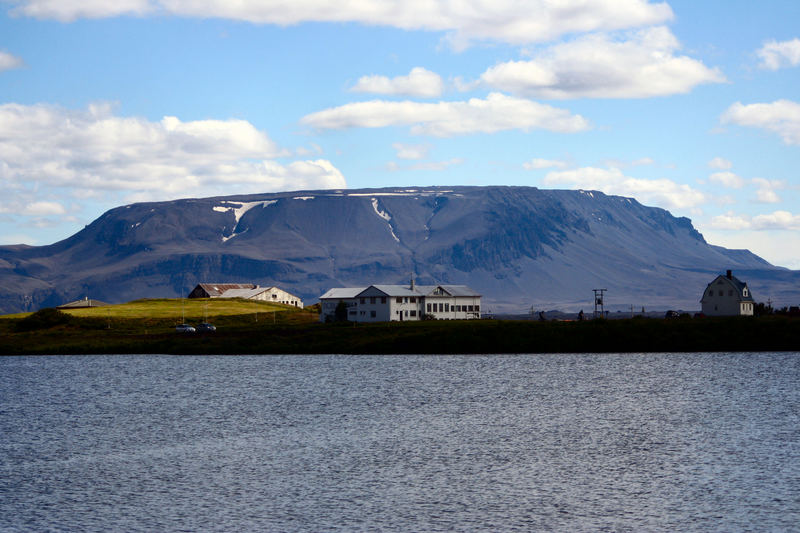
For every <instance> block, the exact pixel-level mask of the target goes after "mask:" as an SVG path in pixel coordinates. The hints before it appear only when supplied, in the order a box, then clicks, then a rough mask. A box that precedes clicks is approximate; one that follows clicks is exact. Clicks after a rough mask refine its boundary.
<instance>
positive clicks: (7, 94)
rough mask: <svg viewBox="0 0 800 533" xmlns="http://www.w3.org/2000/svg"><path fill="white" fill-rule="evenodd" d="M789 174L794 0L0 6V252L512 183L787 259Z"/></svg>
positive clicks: (23, 1)
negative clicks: (426, 190) (158, 204)
mask: <svg viewBox="0 0 800 533" xmlns="http://www.w3.org/2000/svg"><path fill="white" fill-rule="evenodd" d="M556 4H557V5H556ZM799 168H800V2H797V1H796V0H791V1H789V0H787V1H778V0H776V1H769V2H762V3H755V2H750V1H744V0H727V1H703V2H696V1H670V2H653V1H647V0H563V1H562V2H558V3H555V2H550V1H545V0H529V1H511V0H497V1H495V2H483V1H479V0H459V1H455V0H451V1H441V2H434V1H430V0H406V1H399V0H398V1H392V0H384V1H381V2H376V1H369V0H349V1H341V0H339V1H336V2H334V1H322V0H296V1H293V2H288V3H287V2H278V1H275V0H260V1H257V0H241V1H240V2H236V3H231V2H226V1H224V0H193V1H192V0H119V1H116V2H107V1H106V0H0V244H16V243H28V244H49V243H52V242H55V241H58V240H60V239H63V238H66V237H68V236H69V235H71V234H73V233H75V232H76V231H78V230H79V229H81V228H82V227H83V226H84V225H86V224H88V223H89V222H91V221H92V220H94V219H95V218H97V217H98V216H99V215H100V214H102V213H103V212H104V211H106V210H107V209H110V208H112V207H115V206H118V205H122V204H125V203H130V202H135V201H151V200H171V199H175V198H185V197H203V196H212V195H226V194H238V193H258V192H272V191H283V190H298V189H317V188H344V187H347V188H362V187H385V186H430V185H530V186H536V187H542V188H568V189H592V190H601V191H604V192H606V193H609V194H618V195H623V196H631V197H634V198H636V199H638V200H639V201H640V202H642V203H643V204H646V205H652V206H658V207H663V208H665V209H668V210H669V211H670V212H672V213H673V214H674V215H676V216H687V217H689V218H691V219H692V221H693V223H694V224H695V226H696V227H697V228H698V230H699V231H700V232H701V233H703V235H704V236H705V237H706V240H708V241H709V242H711V243H712V244H718V245H721V246H725V247H728V248H747V249H750V250H752V251H753V252H755V253H757V254H759V255H761V256H762V257H764V258H765V259H767V260H769V261H770V262H772V263H773V264H776V265H780V266H786V267H790V268H795V269H800V202H799V200H800V176H798V169H799ZM720 268H724V265H721V266H720Z"/></svg>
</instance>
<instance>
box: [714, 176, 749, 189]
mask: <svg viewBox="0 0 800 533" xmlns="http://www.w3.org/2000/svg"><path fill="white" fill-rule="evenodd" d="M708 180H709V181H710V182H712V183H719V184H720V185H722V186H723V187H730V188H731V189H741V188H742V187H744V184H745V181H744V179H742V178H741V177H740V176H737V175H736V174H734V173H733V172H715V173H713V174H711V176H709V177H708Z"/></svg>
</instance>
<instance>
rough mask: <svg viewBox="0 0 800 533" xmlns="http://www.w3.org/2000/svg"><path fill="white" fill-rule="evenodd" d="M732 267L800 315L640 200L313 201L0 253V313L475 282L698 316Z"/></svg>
mask: <svg viewBox="0 0 800 533" xmlns="http://www.w3.org/2000/svg"><path fill="white" fill-rule="evenodd" d="M726 269H732V270H734V271H736V274H737V276H738V277H739V278H741V279H743V280H746V281H748V283H749V285H750V287H751V289H752V290H753V291H754V294H755V295H756V299H757V300H758V301H766V299H767V298H768V297H770V298H772V300H773V302H776V303H778V302H780V301H782V299H783V300H786V303H785V304H784V305H789V304H790V303H791V304H792V305H796V304H797V303H798V302H800V288H798V286H800V284H798V281H800V273H799V272H792V271H788V270H785V269H780V268H777V267H773V266H772V265H770V264H769V263H767V262H766V261H764V260H762V259H760V258H758V257H757V256H755V255H753V254H751V253H750V252H747V251H742V250H726V249H724V248H720V247H716V246H711V245H709V244H707V243H706V242H705V240H704V239H703V237H702V236H701V235H700V234H699V233H698V232H697V231H696V230H695V229H694V228H693V226H692V224H691V222H690V221H689V220H688V219H686V218H676V217H673V216H672V215H670V214H669V213H668V212H667V211H664V210H662V209H657V208H652V207H646V206H643V205H641V204H639V203H638V202H636V201H635V200H633V199H630V198H622V197H615V196H606V195H604V194H602V193H598V192H589V191H553V190H540V189H536V188H530V187H455V188H441V187H432V188H413V189H412V188H409V189H369V190H343V191H303V192H292V193H277V194H260V195H250V196H237V197H221V198H204V199H187V200H177V201H173V202H160V203H142V204H134V205H129V206H123V207H119V208H116V209H113V210H111V211H109V212H107V213H105V214H104V215H103V216H101V217H100V218H98V219H97V220H96V221H94V222H93V223H92V224H90V225H89V226H87V227H86V228H85V229H84V230H82V231H80V232H78V233H77V234H75V235H74V236H72V237H70V238H68V239H66V240H64V241H61V242H58V243H55V244H53V245H50V246H40V247H29V246H2V247H0V279H2V285H1V286H0V312H4V313H8V312H13V311H18V310H23V309H28V308H33V309H35V308H39V307H42V306H48V305H57V304H60V303H63V302H66V301H69V300H73V299H77V298H82V297H84V296H87V295H88V296H89V297H91V298H96V299H99V300H105V301H109V302H122V301H128V300H131V299H136V298H144V297H175V296H178V295H180V294H187V293H188V291H189V290H191V288H192V287H194V285H195V284H196V283H198V282H203V281H210V282H252V283H258V284H261V285H272V284H275V285H279V286H281V287H283V288H285V289H286V290H288V291H290V292H293V293H295V294H298V295H299V296H302V297H303V298H304V300H306V302H307V303H313V301H314V300H315V299H316V298H318V297H319V296H320V295H321V294H322V293H323V292H325V291H326V290H327V289H328V288H330V287H333V286H348V285H351V286H356V285H368V284H371V283H401V282H405V281H407V280H408V279H409V278H410V276H411V275H412V274H413V275H414V277H415V278H416V280H417V281H418V282H419V283H422V284H432V283H437V282H440V283H459V284H467V285H470V286H472V287H473V288H475V289H476V290H478V291H480V292H481V293H482V294H483V295H484V302H485V303H484V309H487V310H490V309H491V310H492V311H494V312H524V311H525V310H527V309H529V308H530V307H531V306H534V307H536V308H539V309H541V308H544V309H550V308H555V307H560V308H564V309H577V308H580V307H583V308H586V309H587V310H588V309H589V308H590V307H591V305H592V304H591V302H592V292H591V289H593V288H607V289H608V292H607V293H606V304H607V307H609V306H611V307H612V308H613V307H615V306H616V307H618V308H628V307H629V306H631V305H633V306H634V307H635V308H637V309H638V308H640V307H642V306H644V307H647V308H665V307H670V308H682V309H690V310H691V309H699V303H698V301H699V298H700V295H701V293H702V290H703V289H704V288H705V285H706V283H708V282H709V281H710V280H711V279H713V277H714V276H716V275H717V274H718V273H721V272H724V271H725V270H726Z"/></svg>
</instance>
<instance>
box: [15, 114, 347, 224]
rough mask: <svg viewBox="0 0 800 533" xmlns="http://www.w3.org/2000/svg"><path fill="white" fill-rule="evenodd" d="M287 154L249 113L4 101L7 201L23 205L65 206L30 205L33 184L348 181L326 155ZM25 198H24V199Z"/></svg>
mask: <svg viewBox="0 0 800 533" xmlns="http://www.w3.org/2000/svg"><path fill="white" fill-rule="evenodd" d="M283 155H286V152H285V151H283V150H281V149H279V148H278V147H277V146H276V144H275V143H274V142H273V141H272V140H271V139H270V138H269V137H268V136H267V135H266V134H265V133H264V132H263V131H260V130H258V129H257V128H255V127H254V126H253V125H252V124H250V123H249V122H247V121H244V120H198V121H191V122H183V121H181V120H180V119H178V118H176V117H164V118H163V119H162V120H161V121H159V122H151V121H148V120H146V119H143V118H134V117H119V116H115V115H114V114H113V113H112V109H111V108H110V106H107V105H93V106H90V107H89V108H88V109H87V110H67V109H63V108H59V107H53V106H47V105H32V106H28V105H19V104H4V105H0V162H2V165H0V176H1V177H2V178H3V182H4V184H5V186H4V189H6V190H5V191H4V192H8V193H9V194H10V195H11V196H10V197H9V196H8V194H7V195H5V197H4V198H3V200H2V203H3V204H4V205H5V206H6V209H8V206H12V205H14V206H16V208H15V209H16V211H17V212H19V213H21V214H59V212H58V208H57V207H56V206H55V205H53V204H51V203H48V202H42V201H40V202H36V203H32V204H30V205H28V206H27V207H26V206H25V205H23V203H24V202H21V201H19V198H21V196H20V195H22V194H24V193H27V194H30V193H31V191H32V190H33V188H48V187H49V188H51V189H52V188H54V187H56V188H60V189H68V190H71V191H73V193H74V195H75V196H76V197H80V196H84V197H86V196H92V195H94V194H96V193H97V192H98V191H110V192H114V191H118V192H120V193H121V194H126V195H127V196H126V199H162V200H163V199H171V198H178V197H187V196H208V195H214V194H233V193H240V192H264V191H270V190H273V191H274V190H291V189H294V188H328V187H332V188H341V187H344V186H345V180H344V177H343V176H342V174H341V173H340V172H339V171H338V170H337V169H336V168H335V167H333V165H331V163H330V162H328V161H326V160H316V161H294V162H291V163H289V164H288V165H283V164H280V163H278V162H276V161H274V160H273V159H274V158H276V157H279V156H283ZM15 198H16V200H15Z"/></svg>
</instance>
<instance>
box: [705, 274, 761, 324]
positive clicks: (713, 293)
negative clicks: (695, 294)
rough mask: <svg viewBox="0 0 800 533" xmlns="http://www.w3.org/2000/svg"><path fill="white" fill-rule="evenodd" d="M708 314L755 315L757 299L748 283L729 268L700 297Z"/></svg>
mask: <svg viewBox="0 0 800 533" xmlns="http://www.w3.org/2000/svg"><path fill="white" fill-rule="evenodd" d="M700 303H701V304H702V306H703V314H704V315H706V316H753V308H754V307H755V301H754V300H753V294H752V293H751V292H750V289H749V288H748V287H747V283H745V282H743V281H740V280H739V279H737V278H736V276H734V275H733V273H732V272H731V271H730V270H728V271H727V272H726V274H725V275H724V276H722V275H720V276H717V277H716V278H715V279H714V281H712V282H711V283H709V284H708V286H707V287H706V289H705V291H703V297H702V298H701V299H700Z"/></svg>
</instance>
